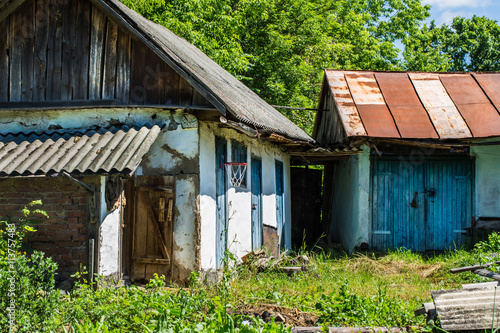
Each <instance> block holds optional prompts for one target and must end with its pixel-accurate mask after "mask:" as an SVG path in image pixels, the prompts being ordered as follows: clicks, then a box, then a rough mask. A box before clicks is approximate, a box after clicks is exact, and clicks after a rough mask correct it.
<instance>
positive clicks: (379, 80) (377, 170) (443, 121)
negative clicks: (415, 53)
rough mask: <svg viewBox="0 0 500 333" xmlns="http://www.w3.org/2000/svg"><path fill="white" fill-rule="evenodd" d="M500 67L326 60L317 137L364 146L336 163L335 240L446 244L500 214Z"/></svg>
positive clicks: (332, 169)
mask: <svg viewBox="0 0 500 333" xmlns="http://www.w3.org/2000/svg"><path fill="white" fill-rule="evenodd" d="M499 88H500V74H498V73H408V72H376V71H343V70H326V71H325V76H324V80H323V87H322V92H321V98H320V102H319V108H320V109H324V111H321V112H319V113H318V114H317V116H316V120H315V128H314V134H313V137H314V138H315V139H316V140H317V141H318V142H319V143H320V144H321V145H324V146H327V147H330V148H332V149H342V148H347V149H348V150H349V149H352V148H356V149H359V150H358V151H354V152H352V154H351V155H350V156H349V157H346V158H345V159H344V160H341V161H337V162H335V163H332V164H329V165H327V166H326V169H325V170H326V171H325V172H326V173H327V174H331V175H332V176H331V178H332V179H333V186H332V188H333V189H332V191H333V192H332V194H331V196H332V200H331V202H330V203H329V207H330V208H331V216H332V217H331V221H330V228H329V230H330V234H329V235H330V241H331V242H336V243H340V244H342V245H344V246H345V247H346V248H347V249H348V250H349V251H352V250H353V249H354V248H355V247H356V246H361V247H366V246H367V245H368V246H370V247H371V248H373V249H376V250H387V249H398V248H407V249H412V250H417V251H441V250H447V249H452V248H456V247H460V246H462V245H465V244H467V243H469V242H470V241H471V240H472V239H471V236H473V235H478V234H479V233H481V232H488V231H490V230H492V229H494V228H497V225H498V221H499V220H500V196H499V193H500V178H499V177H498V175H497V165H498V163H499V162H500V147H499V144H500V140H499V139H498V137H499V136H500V114H499V110H500V100H499V97H498V93H497V92H498V89H499Z"/></svg>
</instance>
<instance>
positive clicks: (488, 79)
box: [472, 73, 500, 111]
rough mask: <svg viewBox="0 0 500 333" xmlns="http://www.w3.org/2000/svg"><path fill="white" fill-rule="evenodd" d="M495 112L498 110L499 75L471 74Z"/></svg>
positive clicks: (499, 101)
mask: <svg viewBox="0 0 500 333" xmlns="http://www.w3.org/2000/svg"><path fill="white" fill-rule="evenodd" d="M472 75H473V76H474V79H476V81H477V83H479V85H480V86H481V88H482V89H483V91H484V92H485V94H486V96H488V98H489V99H490V101H491V102H492V103H493V105H494V106H495V108H496V109H497V111H499V110H500V94H499V93H498V92H499V91H500V74H498V73H490V74H472Z"/></svg>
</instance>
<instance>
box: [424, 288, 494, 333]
mask: <svg viewBox="0 0 500 333" xmlns="http://www.w3.org/2000/svg"><path fill="white" fill-rule="evenodd" d="M431 294H432V298H433V299H434V304H435V305H436V311H437V314H438V316H439V321H440V323H441V327H442V328H443V329H444V330H447V331H463V330H467V331H470V330H488V329H491V327H492V323H493V318H495V323H494V325H493V327H495V328H496V327H500V316H498V314H499V313H500V302H499V301H498V299H497V298H498V297H500V295H498V294H497V291H496V287H490V288H468V289H451V290H437V291H432V292H431ZM493 307H495V312H493Z"/></svg>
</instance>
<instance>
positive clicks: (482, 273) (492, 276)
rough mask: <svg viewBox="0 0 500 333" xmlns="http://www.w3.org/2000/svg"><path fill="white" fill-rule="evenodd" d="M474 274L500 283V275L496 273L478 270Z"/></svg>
mask: <svg viewBox="0 0 500 333" xmlns="http://www.w3.org/2000/svg"><path fill="white" fill-rule="evenodd" d="M474 274H477V275H480V276H483V277H487V278H490V279H493V280H496V281H500V274H498V273H495V272H491V271H489V270H486V269H476V270H475V271H474Z"/></svg>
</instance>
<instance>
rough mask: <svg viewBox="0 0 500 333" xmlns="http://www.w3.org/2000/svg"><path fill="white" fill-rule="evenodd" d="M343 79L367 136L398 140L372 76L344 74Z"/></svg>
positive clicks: (392, 122) (391, 120)
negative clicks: (344, 78)
mask: <svg viewBox="0 0 500 333" xmlns="http://www.w3.org/2000/svg"><path fill="white" fill-rule="evenodd" d="M345 77H346V81H347V84H348V86H349V90H350V91H351V94H352V98H353V100H354V103H355V104H356V106H357V108H358V112H359V115H360V117H361V120H362V121H363V124H364V125H365V128H366V131H367V133H368V135H369V136H373V137H379V138H400V137H401V136H400V135H399V132H398V129H397V127H396V124H395V123H394V119H393V118H392V115H391V113H390V111H389V109H388V108H387V105H386V104H385V101H384V96H382V93H381V92H380V89H379V87H378V84H377V81H376V80H375V77H374V76H373V74H372V73H366V74H346V75H345Z"/></svg>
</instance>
